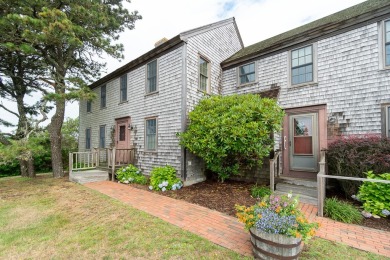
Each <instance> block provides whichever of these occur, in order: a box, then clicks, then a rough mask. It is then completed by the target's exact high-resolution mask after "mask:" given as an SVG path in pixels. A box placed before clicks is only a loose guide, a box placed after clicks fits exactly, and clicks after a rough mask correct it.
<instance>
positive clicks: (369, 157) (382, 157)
mask: <svg viewBox="0 0 390 260" xmlns="http://www.w3.org/2000/svg"><path fill="white" fill-rule="evenodd" d="M326 160H327V165H328V172H329V174H330V175H339V176H350V177H360V178H365V177H366V176H365V174H364V172H367V171H370V170H372V171H373V172H374V173H380V172H390V163H389V162H390V139H389V138H382V137H380V136H376V135H365V136H347V137H342V138H340V139H338V140H336V141H334V142H333V143H331V144H329V146H328V149H327V152H326ZM338 182H339V183H340V185H341V188H342V189H343V191H344V193H345V194H346V195H347V196H348V197H351V196H352V195H355V194H357V192H358V190H359V186H360V185H361V184H362V183H361V182H359V181H349V180H346V181H345V180H339V181H338Z"/></svg>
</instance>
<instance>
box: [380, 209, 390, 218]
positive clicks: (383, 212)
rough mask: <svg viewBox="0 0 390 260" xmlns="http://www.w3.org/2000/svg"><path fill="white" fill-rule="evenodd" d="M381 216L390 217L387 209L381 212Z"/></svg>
mask: <svg viewBox="0 0 390 260" xmlns="http://www.w3.org/2000/svg"><path fill="white" fill-rule="evenodd" d="M382 214H383V215H385V216H386V217H387V216H390V211H388V210H387V209H384V210H382Z"/></svg>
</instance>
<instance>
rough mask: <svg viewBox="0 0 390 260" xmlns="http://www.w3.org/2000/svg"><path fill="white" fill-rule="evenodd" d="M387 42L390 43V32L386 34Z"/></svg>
mask: <svg viewBox="0 0 390 260" xmlns="http://www.w3.org/2000/svg"><path fill="white" fill-rule="evenodd" d="M389 27H390V26H389ZM386 42H390V32H387V33H386Z"/></svg>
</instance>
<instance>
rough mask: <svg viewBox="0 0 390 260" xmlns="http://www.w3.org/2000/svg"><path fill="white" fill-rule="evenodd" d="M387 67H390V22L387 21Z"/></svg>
mask: <svg viewBox="0 0 390 260" xmlns="http://www.w3.org/2000/svg"><path fill="white" fill-rule="evenodd" d="M384 38H385V66H390V20H387V21H385V37H384Z"/></svg>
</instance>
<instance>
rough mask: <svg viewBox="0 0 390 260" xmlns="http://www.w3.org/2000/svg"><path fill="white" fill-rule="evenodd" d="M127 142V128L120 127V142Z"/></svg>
mask: <svg viewBox="0 0 390 260" xmlns="http://www.w3.org/2000/svg"><path fill="white" fill-rule="evenodd" d="M125 140H126V126H124V125H121V126H119V141H125Z"/></svg>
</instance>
